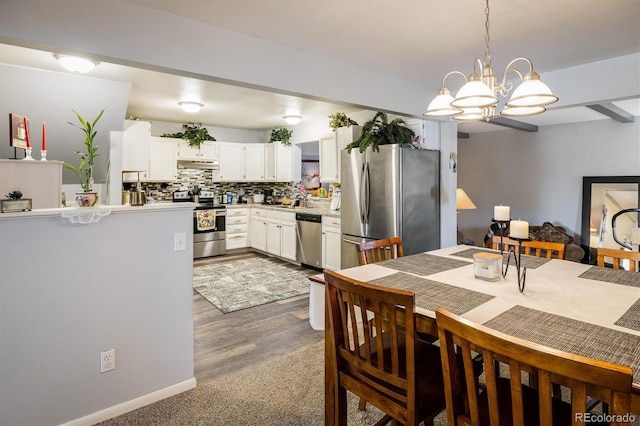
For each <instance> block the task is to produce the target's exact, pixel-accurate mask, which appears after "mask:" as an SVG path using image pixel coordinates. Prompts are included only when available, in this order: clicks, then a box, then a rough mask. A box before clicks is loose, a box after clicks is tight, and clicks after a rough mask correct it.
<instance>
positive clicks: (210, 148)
mask: <svg viewBox="0 0 640 426" xmlns="http://www.w3.org/2000/svg"><path fill="white" fill-rule="evenodd" d="M176 140H177V141H178V160H192V161H205V160H208V161H214V160H218V158H219V152H218V144H217V143H216V142H213V141H205V142H202V143H201V144H200V147H199V148H194V147H191V146H189V142H188V141H186V140H184V139H176Z"/></svg>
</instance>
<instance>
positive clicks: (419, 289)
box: [371, 272, 494, 315]
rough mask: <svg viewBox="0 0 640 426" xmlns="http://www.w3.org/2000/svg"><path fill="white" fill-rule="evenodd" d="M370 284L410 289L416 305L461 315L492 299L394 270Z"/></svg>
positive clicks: (486, 295)
mask: <svg viewBox="0 0 640 426" xmlns="http://www.w3.org/2000/svg"><path fill="white" fill-rule="evenodd" d="M371 283H372V284H377V285H381V286H384V287H391V288H396V289H401V290H407V291H412V292H414V293H415V294H416V306H417V307H419V308H422V309H428V310H430V311H435V310H436V309H437V308H440V307H442V308H445V309H448V310H449V311H451V312H453V313H454V314H456V315H462V314H464V313H465V312H468V311H470V310H471V309H473V308H475V307H477V306H480V305H482V304H483V303H486V302H488V301H489V300H491V299H493V298H494V296H491V295H489V294H484V293H479V292H477V291H473V290H467V289H465V288H460V287H456V286H453V285H449V284H444V283H440V282H437V281H432V280H428V279H425V278H420V277H416V276H414V275H409V274H404V273H402V272H396V273H395V274H392V275H388V276H386V277H383V278H378V279H375V280H372V281H371Z"/></svg>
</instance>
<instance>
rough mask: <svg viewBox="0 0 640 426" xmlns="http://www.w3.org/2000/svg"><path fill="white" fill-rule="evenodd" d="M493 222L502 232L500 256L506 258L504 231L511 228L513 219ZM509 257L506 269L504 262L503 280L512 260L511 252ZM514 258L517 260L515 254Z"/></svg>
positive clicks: (493, 219)
mask: <svg viewBox="0 0 640 426" xmlns="http://www.w3.org/2000/svg"><path fill="white" fill-rule="evenodd" d="M491 222H493V223H495V224H497V225H498V229H499V230H500V254H501V255H503V256H504V242H503V239H504V230H505V229H507V227H508V226H509V222H511V219H508V220H501V219H495V218H492V219H491ZM508 256H509V257H507V264H506V267H505V263H504V261H503V262H502V278H504V277H505V276H506V275H507V270H508V269H509V259H511V250H509V255H508ZM513 256H514V258H515V253H514V254H513Z"/></svg>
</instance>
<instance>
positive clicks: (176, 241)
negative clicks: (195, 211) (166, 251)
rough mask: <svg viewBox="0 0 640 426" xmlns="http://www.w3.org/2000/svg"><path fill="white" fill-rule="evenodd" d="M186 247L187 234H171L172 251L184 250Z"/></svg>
mask: <svg viewBox="0 0 640 426" xmlns="http://www.w3.org/2000/svg"><path fill="white" fill-rule="evenodd" d="M186 249H187V234H185V233H184V232H181V233H179V234H173V251H184V250H186Z"/></svg>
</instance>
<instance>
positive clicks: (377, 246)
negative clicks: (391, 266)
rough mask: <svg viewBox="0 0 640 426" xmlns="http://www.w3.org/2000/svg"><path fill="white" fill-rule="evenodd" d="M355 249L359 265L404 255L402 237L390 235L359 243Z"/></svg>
mask: <svg viewBox="0 0 640 426" xmlns="http://www.w3.org/2000/svg"><path fill="white" fill-rule="evenodd" d="M356 250H357V251H358V263H359V264H360V265H367V264H369V263H376V262H381V261H383V260H389V259H397V258H398V257H402V256H404V252H403V250H402V237H391V238H385V239H382V240H375V241H368V242H366V243H360V244H357V245H356Z"/></svg>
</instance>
